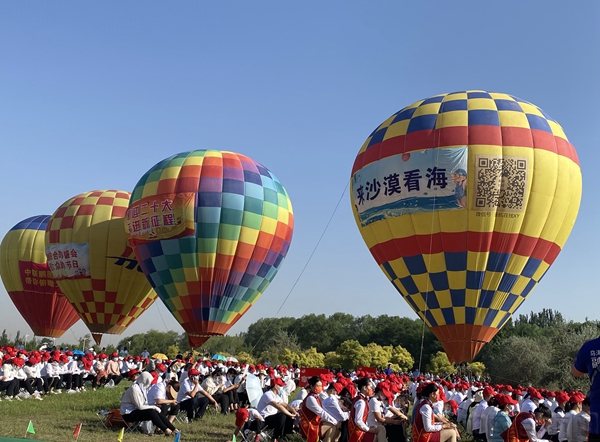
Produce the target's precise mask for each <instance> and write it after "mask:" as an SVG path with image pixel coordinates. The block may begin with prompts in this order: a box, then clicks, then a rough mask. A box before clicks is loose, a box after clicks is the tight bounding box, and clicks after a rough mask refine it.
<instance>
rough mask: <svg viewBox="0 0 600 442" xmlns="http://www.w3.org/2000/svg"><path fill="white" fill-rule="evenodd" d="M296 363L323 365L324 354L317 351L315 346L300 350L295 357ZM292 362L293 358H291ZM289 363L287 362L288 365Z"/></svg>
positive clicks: (301, 364) (312, 365) (314, 365)
mask: <svg viewBox="0 0 600 442" xmlns="http://www.w3.org/2000/svg"><path fill="white" fill-rule="evenodd" d="M296 361H297V362H298V365H300V366H302V367H317V368H318V367H323V366H324V365H325V355H324V354H323V353H319V352H318V351H317V349H316V348H315V347H311V348H309V349H308V350H305V351H303V352H301V353H300V354H299V355H298V357H297V358H296ZM292 362H294V360H293V359H292ZM289 364H290V363H288V365H289Z"/></svg>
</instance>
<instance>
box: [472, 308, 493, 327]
mask: <svg viewBox="0 0 600 442" xmlns="http://www.w3.org/2000/svg"><path fill="white" fill-rule="evenodd" d="M489 310H490V309H489V308H486V307H479V308H478V309H477V311H476V312H475V321H474V322H473V323H474V324H475V325H483V321H484V320H485V317H486V315H487V314H488V311H489Z"/></svg>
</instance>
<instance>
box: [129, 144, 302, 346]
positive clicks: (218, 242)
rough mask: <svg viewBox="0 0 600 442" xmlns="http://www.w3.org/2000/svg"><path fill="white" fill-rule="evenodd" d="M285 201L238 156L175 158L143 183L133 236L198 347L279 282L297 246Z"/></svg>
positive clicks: (258, 168) (264, 175) (279, 189)
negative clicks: (289, 254) (290, 252)
mask: <svg viewBox="0 0 600 442" xmlns="http://www.w3.org/2000/svg"><path fill="white" fill-rule="evenodd" d="M293 220H294V218H293V212H292V205H291V202H290V199H289V197H288V194H287V192H286V191H285V189H284V188H283V186H282V185H281V183H280V182H279V181H278V180H277V178H276V177H275V176H274V175H273V174H272V173H271V172H270V171H269V170H267V169H266V168H265V167H264V166H262V165H261V164H259V163H256V162H255V161H253V160H251V159H250V158H248V157H246V156H244V155H240V154H236V153H233V152H221V151H216V150H197V151H193V152H184V153H181V154H178V155H175V156H173V157H171V158H168V159H166V160H164V161H162V162H160V163H158V164H157V165H156V166H154V167H153V168H152V169H150V170H149V171H148V172H147V173H146V174H145V175H144V176H143V177H142V178H141V180H140V181H139V182H138V184H137V186H136V187H135V190H134V192H133V195H132V197H131V203H130V207H129V209H128V211H127V231H128V238H129V241H130V244H131V245H132V246H133V248H134V250H135V254H136V257H137V258H138V260H139V261H140V265H141V267H142V270H143V271H144V273H145V274H146V276H147V277H148V280H149V281H150V283H151V284H152V286H153V287H154V288H155V289H156V291H157V293H158V296H159V297H160V298H161V299H162V301H163V302H164V304H165V305H166V306H167V308H168V309H169V311H171V313H172V314H173V316H175V318H176V319H177V320H178V321H179V323H180V324H181V325H182V326H183V328H184V329H185V331H186V332H187V334H188V340H189V342H190V345H191V346H192V347H194V348H196V347H199V346H200V345H201V344H202V343H204V342H205V341H206V340H207V339H208V338H209V337H210V336H213V335H223V334H225V333H226V332H227V330H229V328H230V327H231V326H232V325H233V324H235V323H236V322H237V321H238V320H239V319H240V318H241V317H242V315H243V314H244V313H245V312H246V311H247V310H248V309H249V308H250V307H251V306H252V305H253V304H254V302H255V301H256V300H257V299H258V297H259V296H260V295H261V294H262V293H263V291H264V290H265V288H266V287H267V286H268V285H269V283H270V282H271V280H272V279H273V278H274V277H275V274H276V273H277V270H278V269H279V266H280V265H281V263H282V262H283V259H284V257H285V255H286V253H287V251H288V248H289V245H290V241H291V239H292V230H293Z"/></svg>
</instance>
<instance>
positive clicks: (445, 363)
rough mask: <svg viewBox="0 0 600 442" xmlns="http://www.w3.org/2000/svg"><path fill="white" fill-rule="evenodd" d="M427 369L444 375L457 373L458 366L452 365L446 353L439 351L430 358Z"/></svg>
mask: <svg viewBox="0 0 600 442" xmlns="http://www.w3.org/2000/svg"><path fill="white" fill-rule="evenodd" d="M427 371H428V372H429V373H432V374H437V375H444V374H453V373H456V368H455V367H454V365H452V363H451V362H450V360H449V359H448V355H447V354H446V353H444V352H443V351H438V352H437V353H436V354H435V355H433V356H432V357H431V359H430V360H429V364H428V365H427Z"/></svg>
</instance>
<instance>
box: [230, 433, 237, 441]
mask: <svg viewBox="0 0 600 442" xmlns="http://www.w3.org/2000/svg"><path fill="white" fill-rule="evenodd" d="M231 442H237V439H236V438H235V434H234V435H233V437H232V438H231Z"/></svg>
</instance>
